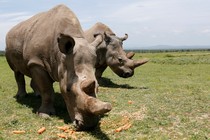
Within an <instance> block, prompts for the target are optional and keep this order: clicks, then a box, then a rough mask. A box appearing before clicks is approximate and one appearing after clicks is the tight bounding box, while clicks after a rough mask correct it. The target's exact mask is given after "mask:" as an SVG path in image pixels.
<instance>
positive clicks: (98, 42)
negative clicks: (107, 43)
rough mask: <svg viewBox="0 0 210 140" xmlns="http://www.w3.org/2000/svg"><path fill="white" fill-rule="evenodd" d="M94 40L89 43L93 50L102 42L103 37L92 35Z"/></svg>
mask: <svg viewBox="0 0 210 140" xmlns="http://www.w3.org/2000/svg"><path fill="white" fill-rule="evenodd" d="M94 37H95V40H94V41H93V42H92V43H91V45H92V46H93V47H94V48H95V47H97V46H99V45H100V44H101V43H102V42H103V35H102V34H100V33H99V34H94Z"/></svg>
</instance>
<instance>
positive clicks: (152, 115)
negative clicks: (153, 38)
mask: <svg viewBox="0 0 210 140" xmlns="http://www.w3.org/2000/svg"><path fill="white" fill-rule="evenodd" d="M145 57H146V58H149V59H150V61H149V62H148V63H147V64H145V65H143V66H140V67H139V68H137V69H135V73H134V76H133V77H131V78H127V79H123V78H120V77H118V76H117V75H115V74H114V73H113V72H112V71H111V70H110V69H107V70H106V71H105V73H104V74H103V78H102V79H101V80H100V81H99V83H100V87H99V93H98V98H100V99H101V100H103V101H108V102H110V103H111V104H112V106H113V109H112V111H111V112H109V113H107V114H106V115H104V116H101V121H100V126H99V127H97V128H96V129H95V130H93V131H90V132H75V131H74V129H73V128H74V127H73V125H72V123H71V122H70V120H69V115H68V113H67V110H66V107H65V103H64V101H63V99H62V97H61V94H60V91H59V86H58V83H55V84H54V89H55V91H56V94H55V109H56V113H57V114H56V115H55V116H52V117H51V118H46V119H43V118H40V117H38V116H37V114H36V111H37V109H38V108H39V106H40V103H41V99H40V98H37V97H35V96H34V94H33V91H32V89H31V88H30V86H29V83H30V79H29V78H27V79H26V80H27V92H28V93H29V94H28V96H27V97H26V98H23V99H19V100H17V101H16V99H15V98H13V96H14V95H15V94H16V92H17V87H16V83H15V79H14V75H13V72H12V70H11V69H10V68H9V66H8V64H7V62H6V58H5V57H4V56H0V72H1V73H0V116H1V120H0V140H1V139H2V140H3V139H13V140H15V139H16V140H19V139H21V140H24V139H25V140H28V139H46V140H48V139H49V140H51V139H62V138H63V139H68V138H69V139H84V140H85V139H104V140H109V139H122V138H123V139H126V140H129V139H177V140H179V139H195V140H197V139H204V140H205V139H209V138H210V103H209V102H210V52H209V51H193V52H164V53H136V55H135V57H134V58H133V59H139V58H140V59H141V58H145ZM42 127H45V129H46V130H45V131H44V132H43V133H41V134H38V133H37V131H38V130H39V129H40V128H42ZM61 128H65V129H66V130H63V129H61ZM14 131H20V132H22V133H21V134H14Z"/></svg>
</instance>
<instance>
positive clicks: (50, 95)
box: [30, 66, 55, 117]
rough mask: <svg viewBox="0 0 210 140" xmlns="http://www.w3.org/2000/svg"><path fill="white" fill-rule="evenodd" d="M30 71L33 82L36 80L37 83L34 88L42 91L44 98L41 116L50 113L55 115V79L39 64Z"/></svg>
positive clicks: (46, 115) (40, 109) (40, 111)
mask: <svg viewBox="0 0 210 140" xmlns="http://www.w3.org/2000/svg"><path fill="white" fill-rule="evenodd" d="M30 71H31V76H32V83H33V82H34V85H35V87H34V88H35V89H34V90H36V91H39V92H40V95H41V99H42V102H41V106H40V108H39V110H38V114H39V116H41V117H49V115H54V114H55V109H54V106H53V102H54V89H53V82H54V81H53V80H52V79H51V77H50V76H49V74H48V73H47V72H46V71H45V70H43V69H42V68H41V67H39V66H32V67H31V68H30Z"/></svg>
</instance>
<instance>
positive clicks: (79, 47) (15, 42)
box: [5, 5, 112, 130]
mask: <svg viewBox="0 0 210 140" xmlns="http://www.w3.org/2000/svg"><path fill="white" fill-rule="evenodd" d="M101 42H102V35H98V36H96V38H95V39H94V40H93V42H92V43H91V44H90V43H88V42H87V40H86V39H85V37H84V32H83V30H82V28H81V25H80V23H79V21H78V19H77V17H76V15H75V14H74V13H73V12H72V11H71V10H70V9H69V8H68V7H66V6H65V5H58V6H56V7H54V8H52V9H50V10H49V11H47V12H42V13H39V14H37V15H35V16H33V17H31V18H30V19H28V20H26V21H23V22H21V23H19V24H18V25H16V26H15V27H13V28H12V29H11V30H10V31H9V32H8V34H7V36H6V53H5V54H6V59H7V61H8V64H9V66H10V67H11V69H12V70H13V71H14V75H15V79H16V82H17V86H18V91H17V94H16V97H17V98H18V97H21V96H25V95H26V94H27V93H26V90H25V79H24V75H26V76H28V77H31V79H32V85H33V86H32V88H36V89H35V90H38V91H39V92H40V93H41V98H42V103H41V106H40V108H39V110H38V113H39V115H40V116H46V115H49V114H54V113H55V109H54V107H53V102H54V98H53V95H54V89H53V83H54V82H55V81H57V82H59V85H60V90H61V94H62V96H63V98H64V100H65V103H66V106H67V110H68V113H69V115H70V118H71V120H72V121H73V122H74V123H75V125H76V128H77V129H78V130H86V129H91V128H93V127H95V126H96V125H97V124H98V122H99V116H100V115H102V114H104V113H106V112H108V111H110V110H111V108H112V107H111V104H110V103H107V102H102V101H100V100H99V99H97V98H96V91H97V87H98V86H97V85H98V84H97V80H96V77H95V73H94V72H95V68H94V65H95V62H96V46H98V45H99V44H100V43H101Z"/></svg>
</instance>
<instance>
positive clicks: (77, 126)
mask: <svg viewBox="0 0 210 140" xmlns="http://www.w3.org/2000/svg"><path fill="white" fill-rule="evenodd" d="M73 124H74V126H75V127H76V129H77V130H82V129H83V126H84V124H83V122H82V121H79V120H76V119H75V121H74V122H73Z"/></svg>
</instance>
